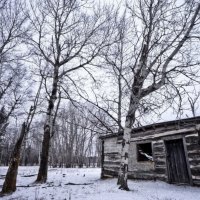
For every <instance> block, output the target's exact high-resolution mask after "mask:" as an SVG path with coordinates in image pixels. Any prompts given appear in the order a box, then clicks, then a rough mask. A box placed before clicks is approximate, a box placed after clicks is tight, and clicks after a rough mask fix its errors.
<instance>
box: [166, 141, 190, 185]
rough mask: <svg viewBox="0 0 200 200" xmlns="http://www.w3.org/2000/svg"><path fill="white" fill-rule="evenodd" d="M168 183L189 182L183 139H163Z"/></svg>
mask: <svg viewBox="0 0 200 200" xmlns="http://www.w3.org/2000/svg"><path fill="white" fill-rule="evenodd" d="M165 146H166V153H167V155H166V157H167V170H168V180H169V183H179V184H189V174H188V168H187V163H186V157H185V151H184V147H183V140H182V139H177V140H170V141H165Z"/></svg>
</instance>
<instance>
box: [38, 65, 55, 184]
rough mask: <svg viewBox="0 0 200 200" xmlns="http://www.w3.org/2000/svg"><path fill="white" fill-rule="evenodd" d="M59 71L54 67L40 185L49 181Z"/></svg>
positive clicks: (39, 175) (43, 143)
mask: <svg viewBox="0 0 200 200" xmlns="http://www.w3.org/2000/svg"><path fill="white" fill-rule="evenodd" d="M58 69H59V67H58V66H55V67H54V78H53V87H52V92H51V96H50V100H49V104H48V108H47V114H46V121H45V124H44V137H43V141H42V153H41V161H40V167H39V172H38V176H37V179H36V182H40V183H45V182H46V181H47V172H48V158H49V147H50V140H51V133H52V128H53V111H54V105H55V101H56V99H57V96H56V95H57V91H58Z"/></svg>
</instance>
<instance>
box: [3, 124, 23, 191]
mask: <svg viewBox="0 0 200 200" xmlns="http://www.w3.org/2000/svg"><path fill="white" fill-rule="evenodd" d="M25 135H26V124H25V122H24V123H23V124H22V129H21V133H20V137H19V139H18V140H17V142H16V144H15V147H14V150H13V153H12V156H11V160H10V164H9V168H8V171H7V174H6V178H5V181H4V184H3V188H2V191H1V193H2V194H5V193H10V192H14V191H15V190H16V181H17V172H18V166H19V162H20V153H21V147H22V142H23V139H24V137H25Z"/></svg>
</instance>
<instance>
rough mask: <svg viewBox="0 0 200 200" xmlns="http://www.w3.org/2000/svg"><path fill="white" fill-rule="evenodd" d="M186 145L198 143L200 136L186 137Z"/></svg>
mask: <svg viewBox="0 0 200 200" xmlns="http://www.w3.org/2000/svg"><path fill="white" fill-rule="evenodd" d="M185 141H186V145H188V144H198V136H190V137H189V136H188V137H186V138H185Z"/></svg>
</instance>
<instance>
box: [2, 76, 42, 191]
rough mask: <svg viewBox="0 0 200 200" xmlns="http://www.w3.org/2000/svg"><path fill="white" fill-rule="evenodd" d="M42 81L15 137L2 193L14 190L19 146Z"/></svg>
mask: <svg viewBox="0 0 200 200" xmlns="http://www.w3.org/2000/svg"><path fill="white" fill-rule="evenodd" d="M42 82H43V79H41V82H40V85H39V88H38V91H37V94H36V96H35V99H34V102H33V106H31V107H30V110H29V113H28V116H27V119H26V121H24V122H23V124H22V127H21V133H20V136H19V138H18V139H17V142H16V144H15V146H14V149H13V152H12V155H11V159H10V163H9V167H8V171H7V174H6V178H5V181H4V184H3V187H2V191H1V193H2V194H6V193H10V192H14V191H15V190H16V181H17V173H18V166H19V162H20V155H21V147H22V144H23V140H24V138H25V137H26V135H27V133H28V132H29V130H30V126H31V123H32V121H33V118H34V116H35V112H36V109H37V105H38V101H39V96H40V91H41V87H42Z"/></svg>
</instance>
